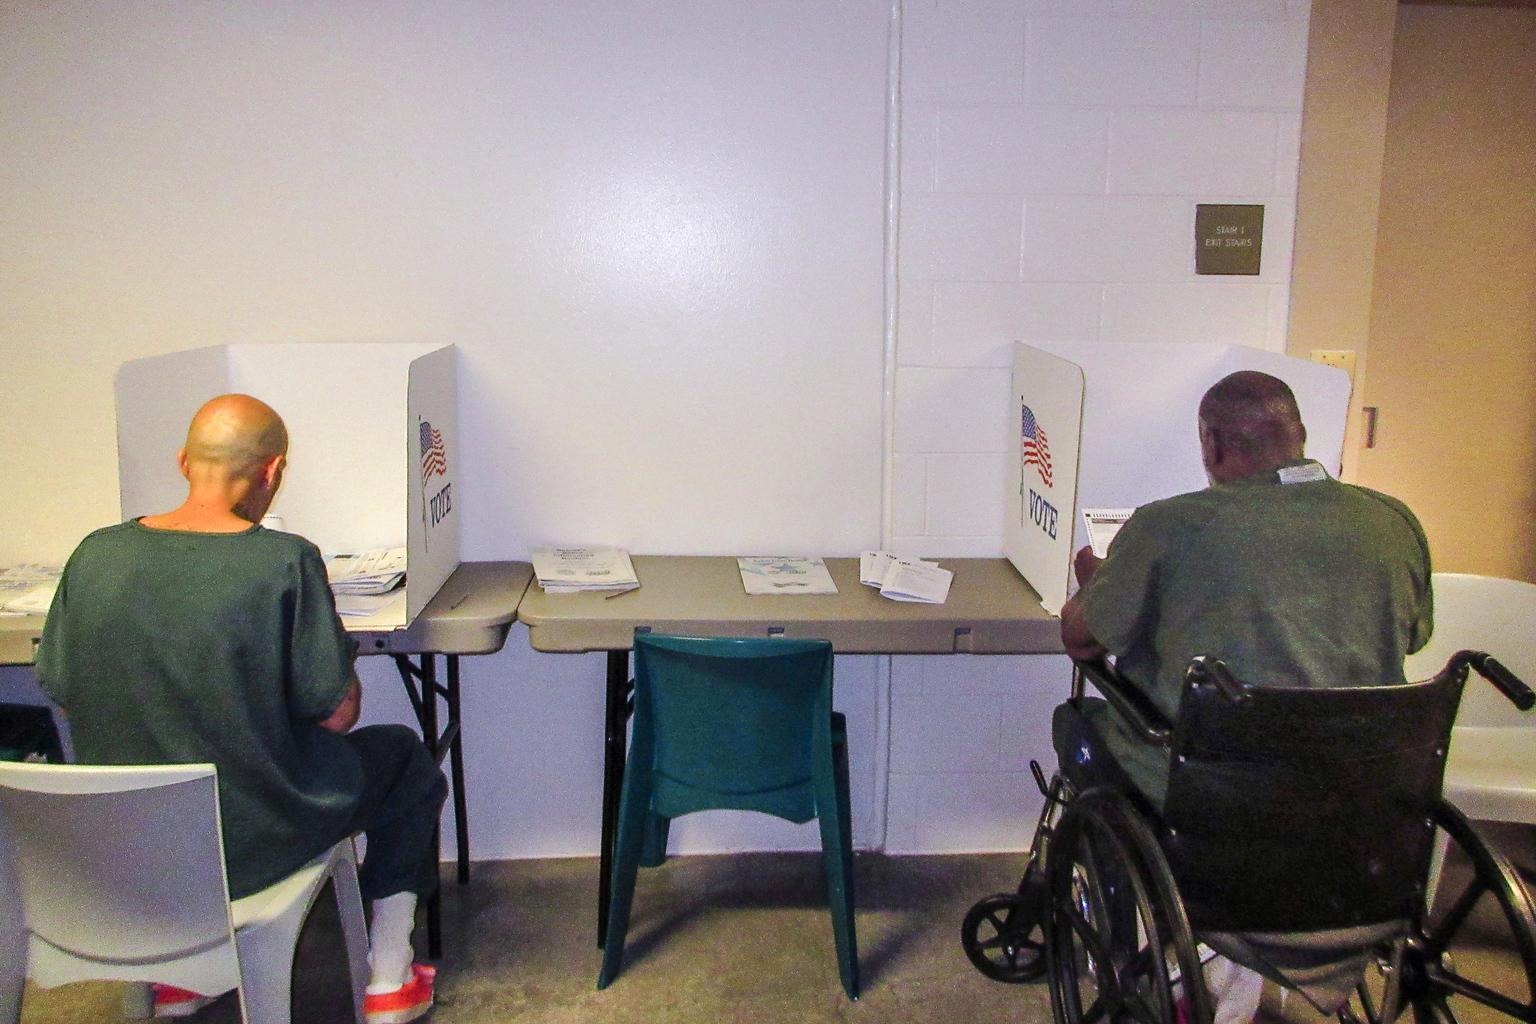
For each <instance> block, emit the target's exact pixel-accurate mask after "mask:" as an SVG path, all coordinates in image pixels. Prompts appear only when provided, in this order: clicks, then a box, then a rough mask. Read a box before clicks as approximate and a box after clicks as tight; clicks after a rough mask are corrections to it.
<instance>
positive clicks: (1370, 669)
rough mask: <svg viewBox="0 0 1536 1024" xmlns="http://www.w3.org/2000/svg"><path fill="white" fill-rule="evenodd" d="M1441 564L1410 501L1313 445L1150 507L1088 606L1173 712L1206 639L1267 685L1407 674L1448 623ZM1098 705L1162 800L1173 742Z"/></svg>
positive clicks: (1133, 522)
mask: <svg viewBox="0 0 1536 1024" xmlns="http://www.w3.org/2000/svg"><path fill="white" fill-rule="evenodd" d="M1283 477H1284V478H1290V479H1293V480H1295V479H1298V478H1299V479H1300V480H1301V482H1292V483H1286V482H1282V478H1283ZM1429 574H1430V568H1429V545H1428V542H1427V541H1426V539H1425V537H1424V531H1423V529H1422V528H1421V527H1420V526H1419V522H1418V520H1417V519H1416V518H1415V517H1414V515H1413V513H1412V512H1410V511H1409V510H1408V507H1407V506H1406V505H1404V504H1403V503H1402V502H1400V501H1398V500H1397V499H1395V498H1391V497H1388V496H1387V495H1385V494H1380V493H1378V492H1376V491H1372V490H1368V489H1366V488H1364V487H1356V486H1353V485H1350V484H1344V483H1340V482H1338V481H1336V480H1333V479H1331V478H1330V477H1328V475H1327V473H1326V471H1325V470H1323V468H1322V467H1321V466H1319V465H1318V464H1317V463H1315V462H1311V461H1310V460H1308V461H1303V462H1299V463H1295V464H1293V465H1292V466H1290V467H1286V468H1285V469H1282V470H1280V471H1279V472H1268V473H1263V474H1260V475H1258V476H1255V477H1251V478H1249V479H1247V480H1243V481H1239V482H1236V483H1231V484H1222V485H1217V486H1213V487H1210V488H1207V489H1206V490H1203V491H1196V492H1194V493H1191V494H1181V495H1179V496H1177V497H1173V498H1168V499H1166V500H1163V501H1156V502H1153V503H1151V504H1149V505H1145V506H1143V507H1142V508H1140V509H1138V510H1137V511H1136V513H1135V515H1133V516H1132V517H1131V518H1130V520H1129V521H1127V522H1126V524H1125V526H1124V527H1123V528H1122V529H1121V530H1120V532H1119V533H1118V534H1117V535H1116V536H1115V539H1114V541H1113V542H1112V543H1111V544H1110V547H1109V552H1108V556H1107V557H1106V558H1105V560H1104V562H1103V563H1102V564H1101V565H1100V566H1099V568H1098V571H1097V572H1096V573H1095V574H1094V576H1093V578H1092V579H1091V580H1090V581H1089V584H1088V586H1087V588H1086V589H1085V590H1084V592H1083V596H1082V611H1083V615H1084V621H1085V622H1086V624H1087V626H1088V628H1089V630H1090V631H1091V632H1092V633H1093V635H1094V637H1096V638H1097V639H1098V641H1099V642H1100V643H1102V644H1103V645H1104V646H1105V647H1106V648H1108V649H1109V652H1110V653H1111V654H1113V655H1115V656H1116V659H1117V660H1116V664H1117V666H1118V667H1119V669H1120V671H1121V672H1122V673H1123V674H1124V675H1125V676H1127V677H1128V678H1129V679H1130V680H1132V681H1133V682H1135V683H1137V684H1139V685H1140V686H1141V687H1142V688H1143V689H1144V690H1145V692H1146V693H1147V695H1148V696H1149V697H1150V698H1151V699H1152V701H1153V702H1154V703H1155V704H1156V705H1157V706H1158V707H1159V708H1160V709H1161V710H1162V711H1163V713H1164V714H1166V715H1168V716H1169V717H1170V718H1171V717H1173V716H1174V715H1175V714H1176V712H1177V710H1178V705H1179V695H1180V693H1181V692H1182V690H1183V685H1184V671H1185V669H1186V668H1187V667H1188V665H1189V662H1190V660H1191V659H1192V658H1194V657H1195V656H1196V655H1201V654H1204V655H1209V656H1212V657H1215V658H1220V659H1221V660H1222V661H1224V662H1226V663H1227V665H1228V667H1229V668H1231V669H1232V671H1233V673H1234V674H1235V675H1236V676H1237V678H1239V679H1241V680H1243V681H1244V682H1247V683H1253V684H1257V685H1277V686H1373V685H1378V684H1384V683H1401V682H1403V658H1404V657H1405V656H1406V655H1408V654H1410V653H1412V652H1413V651H1417V650H1418V649H1419V648H1421V647H1423V646H1424V645H1425V644H1426V643H1428V641H1429V635H1430V630H1431V628H1432V625H1433V622H1432V600H1431V593H1430V579H1429ZM1091 717H1092V718H1094V719H1095V721H1094V724H1095V726H1096V727H1097V729H1098V731H1099V733H1100V734H1101V736H1102V737H1103V739H1104V740H1105V742H1106V744H1107V745H1108V746H1109V747H1110V751H1111V753H1112V754H1114V755H1115V757H1116V758H1117V759H1118V760H1119V761H1120V763H1121V765H1122V766H1124V767H1125V769H1126V770H1127V772H1128V773H1129V774H1130V776H1131V778H1132V780H1133V781H1134V782H1136V784H1137V785H1138V786H1140V787H1141V788H1142V789H1143V791H1144V792H1146V794H1147V795H1148V796H1150V797H1152V798H1153V800H1154V801H1156V802H1157V803H1158V804H1159V805H1161V803H1162V799H1163V796H1164V794H1165V792H1166V789H1167V771H1168V765H1167V755H1166V753H1164V752H1162V751H1160V750H1158V749H1156V748H1154V747H1152V746H1150V745H1149V744H1146V743H1145V742H1143V741H1141V740H1140V739H1138V738H1137V737H1136V736H1135V734H1134V733H1132V732H1131V731H1130V730H1129V728H1128V727H1125V726H1123V725H1122V723H1121V721H1120V719H1119V718H1118V716H1116V715H1114V714H1113V713H1112V712H1109V711H1108V709H1107V708H1104V707H1103V706H1101V705H1100V706H1096V707H1095V709H1094V711H1093V712H1092V713H1091Z"/></svg>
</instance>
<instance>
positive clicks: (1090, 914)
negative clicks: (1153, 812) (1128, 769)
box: [1045, 788, 1212, 1024]
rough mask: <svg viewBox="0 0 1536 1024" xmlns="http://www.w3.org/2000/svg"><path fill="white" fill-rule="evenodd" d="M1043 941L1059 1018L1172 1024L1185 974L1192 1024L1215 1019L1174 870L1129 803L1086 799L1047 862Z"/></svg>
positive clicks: (1060, 829)
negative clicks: (1176, 989)
mask: <svg viewBox="0 0 1536 1024" xmlns="http://www.w3.org/2000/svg"><path fill="white" fill-rule="evenodd" d="M1045 873H1046V886H1047V890H1048V896H1049V900H1050V907H1049V911H1048V913H1047V915H1046V928H1045V947H1046V963H1047V973H1048V976H1049V978H1050V986H1051V1009H1052V1011H1053V1013H1054V1015H1055V1018H1056V1022H1057V1024H1096V1022H1098V1021H1101V1020H1104V1021H1110V1022H1115V1024H1121V1022H1131V1021H1134V1022H1137V1024H1171V1022H1172V1021H1174V1019H1175V1009H1174V1006H1175V1001H1176V999H1177V998H1178V993H1176V991H1175V984H1176V982H1178V980H1179V979H1180V978H1183V979H1185V983H1184V984H1183V985H1182V986H1181V987H1182V994H1183V996H1184V997H1185V998H1186V999H1187V1000H1188V1020H1189V1021H1190V1024H1210V1022H1211V1019H1212V1013H1211V1003H1210V995H1209V994H1208V993H1207V991H1206V988H1205V983H1204V980H1203V978H1202V975H1201V971H1200V962H1199V959H1198V957H1197V955H1196V952H1195V943H1194V939H1193V937H1192V936H1191V933H1190V928H1189V919H1188V918H1187V917H1186V916H1185V913H1184V906H1183V904H1182V902H1180V900H1179V897H1178V891H1177V889H1176V887H1175V884H1174V881H1173V875H1172V873H1171V872H1170V871H1169V870H1168V863H1167V861H1166V860H1165V859H1164V857H1163V853H1162V850H1161V848H1159V846H1158V844H1157V840H1156V837H1155V836H1154V835H1153V834H1152V830H1151V828H1149V827H1148V826H1147V824H1146V822H1144V821H1143V820H1142V818H1141V817H1140V815H1138V814H1137V813H1136V811H1135V809H1134V808H1132V807H1131V805H1130V803H1129V801H1127V800H1126V799H1125V798H1124V797H1123V796H1121V795H1119V794H1118V793H1115V792H1113V791H1111V790H1108V789H1102V788H1100V789H1093V790H1089V791H1088V792H1086V793H1084V794H1082V795H1080V796H1079V797H1078V798H1077V799H1076V800H1075V801H1073V803H1072V804H1071V806H1069V807H1068V808H1067V809H1066V811H1065V813H1063V815H1062V818H1061V822H1060V824H1059V825H1058V826H1057V829H1056V834H1055V837H1054V838H1053V841H1052V844H1051V848H1050V853H1049V855H1048V857H1047V860H1046V868H1045Z"/></svg>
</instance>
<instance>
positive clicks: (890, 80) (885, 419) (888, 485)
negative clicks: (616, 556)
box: [872, 0, 901, 850]
mask: <svg viewBox="0 0 1536 1024" xmlns="http://www.w3.org/2000/svg"><path fill="white" fill-rule="evenodd" d="M900 237H901V0H891V10H890V27H889V32H888V34H887V36H886V58H885V357H884V361H883V374H882V380H881V389H882V393H881V403H880V426H881V431H882V434H883V441H882V448H883V452H882V454H883V457H884V458H883V467H882V473H881V479H880V546H881V547H888V546H889V545H890V543H891V537H892V534H893V532H894V531H893V520H894V515H895V513H894V508H893V506H894V502H895V498H894V494H895V484H894V481H893V477H894V476H895V472H896V372H897V366H896V329H897V326H898V324H897V299H898V298H899V289H900V266H899V255H900V245H899V242H900ZM875 694H876V698H875V764H874V775H875V806H874V822H873V830H872V831H873V832H874V835H873V836H872V839H873V843H874V848H875V849H876V850H884V849H885V840H886V832H887V811H888V809H889V801H890V788H891V787H890V769H891V655H886V656H884V657H882V658H880V659H879V660H878V662H877V663H876V667H875Z"/></svg>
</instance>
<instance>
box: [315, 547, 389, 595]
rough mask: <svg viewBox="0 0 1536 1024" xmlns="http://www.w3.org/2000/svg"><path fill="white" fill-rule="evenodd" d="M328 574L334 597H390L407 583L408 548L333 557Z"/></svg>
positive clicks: (382, 549)
mask: <svg viewBox="0 0 1536 1024" xmlns="http://www.w3.org/2000/svg"><path fill="white" fill-rule="evenodd" d="M325 574H326V576H328V577H329V578H330V581H331V592H332V593H333V594H354V595H355V594H387V593H389V592H390V591H391V590H394V589H395V588H396V587H398V586H399V585H400V584H401V583H403V582H405V548H375V549H373V550H372V551H364V552H362V553H361V554H356V555H332V556H331V557H330V558H327V559H326V560H325Z"/></svg>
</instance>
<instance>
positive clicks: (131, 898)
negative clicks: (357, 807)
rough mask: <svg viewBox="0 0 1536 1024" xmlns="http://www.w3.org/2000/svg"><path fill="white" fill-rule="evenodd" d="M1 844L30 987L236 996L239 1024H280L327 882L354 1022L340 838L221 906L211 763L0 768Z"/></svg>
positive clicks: (359, 999)
mask: <svg viewBox="0 0 1536 1024" xmlns="http://www.w3.org/2000/svg"><path fill="white" fill-rule="evenodd" d="M0 839H3V840H4V842H5V843H6V844H7V845H8V846H9V847H10V850H9V853H10V859H11V860H12V861H13V862H14V868H15V880H14V883H13V884H15V886H16V889H15V892H17V893H19V896H20V899H19V906H20V910H21V914H22V918H23V921H22V935H21V937H22V940H23V942H24V944H25V945H24V949H25V963H26V968H25V975H26V977H27V978H28V979H30V980H31V981H32V982H33V983H35V984H37V985H40V986H42V987H44V988H48V987H52V986H54V985H61V984H64V983H66V982H71V981H87V980H98V981H99V980H114V981H130V982H161V983H164V984H168V985H175V986H176V987H178V988H184V989H189V990H191V991H194V992H202V993H207V994H210V995H212V994H215V993H220V992H227V991H229V990H230V989H238V990H239V991H240V1003H241V1017H242V1019H243V1020H244V1021H246V1022H247V1024H252V1022H254V1024H286V1022H287V1021H289V1019H290V1012H291V991H292V982H293V954H294V947H295V945H296V944H297V942H298V937H299V930H300V928H301V927H302V925H303V923H304V919H305V918H306V917H307V916H308V914H309V910H310V908H311V907H312V906H313V905H314V901H315V898H316V897H317V896H318V895H319V892H320V889H321V887H322V886H323V885H324V884H325V880H326V879H327V878H331V879H333V880H334V888H335V892H336V902H337V908H338V910H339V911H340V916H341V928H342V932H343V935H344V938H345V942H346V950H347V960H348V966H349V969H350V976H351V983H352V1005H353V1012H354V1015H355V1017H356V1020H357V1022H358V1024H362V1021H363V989H364V987H365V986H366V985H367V982H368V933H367V929H366V926H365V925H364V922H363V904H362V899H361V896H360V895H359V892H358V886H357V864H356V860H355V859H354V853H353V848H352V842H351V840H350V839H348V840H345V841H343V842H340V843H337V844H336V845H335V846H334V847H332V848H331V849H330V850H328V851H327V852H326V853H324V854H322V855H321V856H319V857H317V858H315V859H314V860H312V861H310V862H309V863H308V864H306V865H304V866H303V867H302V868H300V869H299V870H297V871H295V872H294V873H293V874H291V875H289V876H288V877H287V878H284V879H283V880H281V881H279V882H276V883H275V884H273V885H271V886H268V887H267V888H265V889H263V890H261V891H260V892H257V893H253V894H252V895H250V896H247V897H245V898H243V899H239V900H234V901H231V900H230V898H229V889H228V883H227V881H226V878H225V872H224V856H223V852H222V849H223V848H222V836H221V826H220V822H219V801H218V790H217V788H216V774H215V770H214V767H213V765H210V764H197V765H164V766H147V767H140V766H131V767H97V766H92V765H53V764H19V763H12V762H0ZM4 859H5V858H4V857H0V861H3V860H4ZM5 887H6V886H5V881H4V880H3V879H0V889H3V888H5ZM10 902H12V903H14V902H15V901H14V900H12V901H10ZM6 903H7V901H6V900H4V899H0V910H3V908H4V906H5V905H6ZM0 928H3V925H0ZM3 944H4V943H3V942H0V945H3ZM7 973H12V972H7ZM18 983H19V982H18ZM6 987H8V985H7V979H6V978H5V977H3V976H0V989H3V988H6ZM11 1004H14V1008H12V1005H11ZM0 1013H3V1014H7V1016H5V1017H4V1018H0V1019H5V1020H7V1021H11V1022H14V1021H16V1020H18V1019H19V1017H20V998H19V993H6V992H3V991H0Z"/></svg>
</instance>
